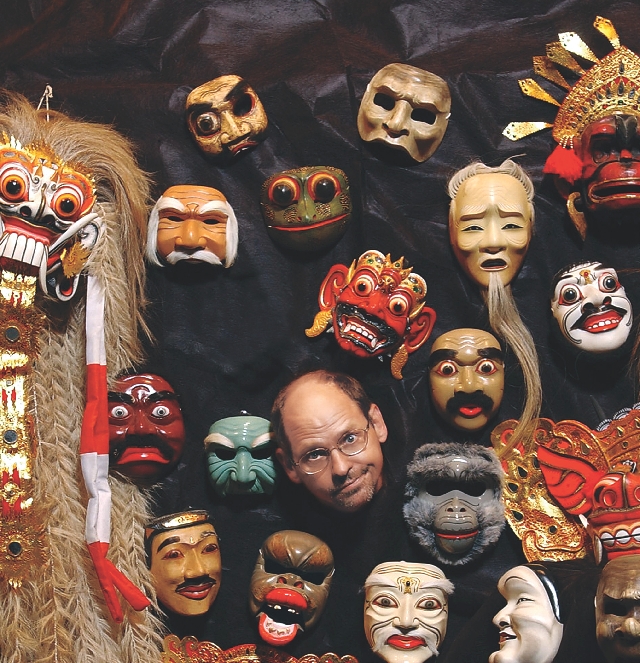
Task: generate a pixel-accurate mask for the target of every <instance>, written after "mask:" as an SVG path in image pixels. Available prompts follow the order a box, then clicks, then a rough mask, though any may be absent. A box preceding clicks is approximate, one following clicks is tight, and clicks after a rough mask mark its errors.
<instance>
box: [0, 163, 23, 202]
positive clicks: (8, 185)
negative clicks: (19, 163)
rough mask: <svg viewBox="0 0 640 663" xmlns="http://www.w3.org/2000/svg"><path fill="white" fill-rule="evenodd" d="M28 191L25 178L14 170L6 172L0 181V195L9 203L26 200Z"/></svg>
mask: <svg viewBox="0 0 640 663" xmlns="http://www.w3.org/2000/svg"><path fill="white" fill-rule="evenodd" d="M28 190H29V187H28V184H27V178H26V176H25V175H24V174H23V173H22V171H19V170H17V169H15V168H12V169H9V170H7V171H6V172H5V173H3V175H2V179H1V180H0V195H1V196H2V197H3V198H4V199H5V200H7V201H8V202H10V203H19V202H22V201H23V200H27V192H28Z"/></svg>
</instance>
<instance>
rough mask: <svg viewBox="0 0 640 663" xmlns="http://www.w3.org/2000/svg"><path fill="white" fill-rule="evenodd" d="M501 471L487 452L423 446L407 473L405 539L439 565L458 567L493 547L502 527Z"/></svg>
mask: <svg viewBox="0 0 640 663" xmlns="http://www.w3.org/2000/svg"><path fill="white" fill-rule="evenodd" d="M502 477H503V471H502V468H501V466H500V461H499V460H498V458H497V456H496V455H495V453H494V452H493V450H492V449H487V448H486V447H482V446H480V445H477V444H460V443H455V442H442V443H435V444H424V445H422V446H421V447H419V448H418V449H417V450H416V453H415V455H414V457H413V461H412V462H411V463H410V464H409V466H408V467H407V486H406V489H405V495H406V496H407V497H408V498H409V500H408V502H407V503H406V504H405V505H404V509H403V512H404V519H405V521H406V523H407V525H408V526H409V533H410V534H411V536H412V537H413V538H414V539H415V540H416V541H417V542H418V543H419V544H420V545H421V546H422V548H424V550H425V551H426V552H427V553H428V554H429V555H430V556H431V557H433V558H434V559H436V560H438V561H439V562H440V563H442V564H448V565H451V566H460V565H462V564H467V563H468V562H470V561H471V560H473V559H475V558H476V557H478V556H479V555H481V554H482V553H483V552H484V551H485V550H486V549H487V548H488V547H489V546H491V545H493V544H494V543H496V541H497V540H498V538H499V537H500V533H501V532H502V529H503V527H504V522H505V519H504V507H503V506H502V503H501V501H500V493H501V489H502Z"/></svg>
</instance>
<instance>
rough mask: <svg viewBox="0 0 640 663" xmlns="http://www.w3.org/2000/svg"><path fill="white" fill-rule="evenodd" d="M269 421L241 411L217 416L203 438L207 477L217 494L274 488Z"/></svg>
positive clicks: (256, 491)
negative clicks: (231, 414) (225, 416)
mask: <svg viewBox="0 0 640 663" xmlns="http://www.w3.org/2000/svg"><path fill="white" fill-rule="evenodd" d="M269 425H270V424H269V421H268V420H267V419H263V418H262V417H251V416H249V415H242V416H239V417H227V418H226V419H219V420H218V421H216V422H215V423H214V424H213V426H211V428H210V429H209V435H207V437H206V438H205V440H204V444H205V447H206V450H207V463H208V467H209V480H210V481H211V485H212V486H213V488H214V490H215V491H216V493H217V494H218V495H219V496H220V497H226V496H227V495H258V494H264V495H270V494H271V493H272V492H273V491H274V488H275V482H276V468H275V465H274V462H273V452H274V443H273V433H271V432H270V431H269Z"/></svg>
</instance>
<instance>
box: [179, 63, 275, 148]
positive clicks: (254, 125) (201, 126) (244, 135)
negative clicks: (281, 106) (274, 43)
mask: <svg viewBox="0 0 640 663" xmlns="http://www.w3.org/2000/svg"><path fill="white" fill-rule="evenodd" d="M267 124H268V121H267V114H266V113H265V110H264V107H263V106H262V103H261V102H260V99H258V95H257V94H256V93H255V90H254V89H253V88H252V87H251V86H250V85H249V84H248V83H247V82H246V81H244V80H243V79H242V78H240V76H234V75H230V76H220V77H219V78H215V79H214V80H212V81H209V82H208V83H204V84H203V85H201V86H200V87H197V88H196V89H195V90H193V91H192V92H191V94H190V95H189V96H188V97H187V125H188V127H189V131H190V132H191V135H192V136H193V137H194V138H195V141H196V143H198V147H199V148H200V149H201V150H202V151H203V152H204V153H205V154H208V155H209V156H211V157H216V158H220V159H225V160H228V159H233V158H234V157H236V156H237V155H239V154H241V153H242V152H245V151H247V150H249V149H250V148H252V147H255V146H256V145H257V144H258V143H259V142H260V141H262V140H263V139H264V133H265V131H266V130H267Z"/></svg>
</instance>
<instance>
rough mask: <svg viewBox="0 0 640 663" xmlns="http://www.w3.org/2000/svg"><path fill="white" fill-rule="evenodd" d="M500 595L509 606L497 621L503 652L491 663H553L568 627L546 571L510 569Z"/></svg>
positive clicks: (529, 567) (535, 566)
mask: <svg viewBox="0 0 640 663" xmlns="http://www.w3.org/2000/svg"><path fill="white" fill-rule="evenodd" d="M498 591H499V592H500V594H502V596H503V597H504V598H505V599H506V601H507V605H506V606H505V607H504V608H502V610H500V612H498V613H497V614H496V616H495V617H494V618H493V623H494V624H495V625H496V626H497V627H498V628H499V629H500V649H499V650H498V651H496V652H493V654H491V656H489V663H551V662H552V661H553V659H554V658H555V656H556V654H557V653H558V649H559V648H560V642H561V640H562V633H563V631H564V627H563V625H562V623H561V622H560V604H559V601H558V593H557V590H556V587H555V585H554V584H553V582H552V580H551V578H550V576H549V574H548V572H547V570H546V569H545V567H544V566H542V565H541V564H535V563H534V564H529V565H522V566H516V567H515V568H513V569H509V570H508V571H507V572H506V573H505V574H504V575H503V576H502V577H501V578H500V580H499V581H498ZM585 663H586V662H585Z"/></svg>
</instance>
